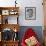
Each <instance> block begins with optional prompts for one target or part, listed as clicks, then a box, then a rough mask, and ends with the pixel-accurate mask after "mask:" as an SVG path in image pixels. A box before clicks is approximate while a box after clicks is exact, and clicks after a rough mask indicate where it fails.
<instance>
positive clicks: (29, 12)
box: [25, 7, 36, 20]
mask: <svg viewBox="0 0 46 46" xmlns="http://www.w3.org/2000/svg"><path fill="white" fill-rule="evenodd" d="M25 19H26V20H35V19H36V7H25Z"/></svg>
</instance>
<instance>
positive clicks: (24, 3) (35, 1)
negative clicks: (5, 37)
mask: <svg viewBox="0 0 46 46" xmlns="http://www.w3.org/2000/svg"><path fill="white" fill-rule="evenodd" d="M14 1H15V0H9V1H8V0H0V6H1V7H4V6H5V7H10V6H15V2H14ZM42 2H43V1H42V0H17V3H18V4H17V6H19V15H20V16H19V24H20V26H43V17H44V16H43V6H42ZM25 7H36V20H25ZM11 18H12V17H11ZM9 20H10V19H9ZM13 22H14V21H13Z"/></svg>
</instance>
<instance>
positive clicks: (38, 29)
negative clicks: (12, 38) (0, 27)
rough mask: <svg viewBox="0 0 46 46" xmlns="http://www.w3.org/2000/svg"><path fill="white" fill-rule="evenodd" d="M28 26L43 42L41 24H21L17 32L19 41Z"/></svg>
mask: <svg viewBox="0 0 46 46" xmlns="http://www.w3.org/2000/svg"><path fill="white" fill-rule="evenodd" d="M28 28H32V29H33V30H34V31H35V32H36V34H37V37H38V39H39V41H40V42H41V43H43V33H42V32H43V30H42V26H21V27H20V32H19V39H20V42H21V40H22V38H23V35H24V33H25V31H26V30H27V29H28Z"/></svg>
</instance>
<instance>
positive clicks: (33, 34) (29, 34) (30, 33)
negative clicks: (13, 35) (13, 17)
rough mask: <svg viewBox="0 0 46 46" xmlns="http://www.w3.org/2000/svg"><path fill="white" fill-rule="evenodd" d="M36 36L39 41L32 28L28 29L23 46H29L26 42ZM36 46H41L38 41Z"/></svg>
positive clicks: (23, 39)
mask: <svg viewBox="0 0 46 46" xmlns="http://www.w3.org/2000/svg"><path fill="white" fill-rule="evenodd" d="M32 36H34V37H35V38H36V39H37V35H36V33H35V32H34V31H33V29H32V28H29V29H27V31H26V32H25V34H24V37H23V38H22V42H21V46H27V44H26V42H25V40H26V39H28V38H30V37H32ZM34 46H41V44H40V42H39V41H38V40H37V44H36V45H34Z"/></svg>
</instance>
